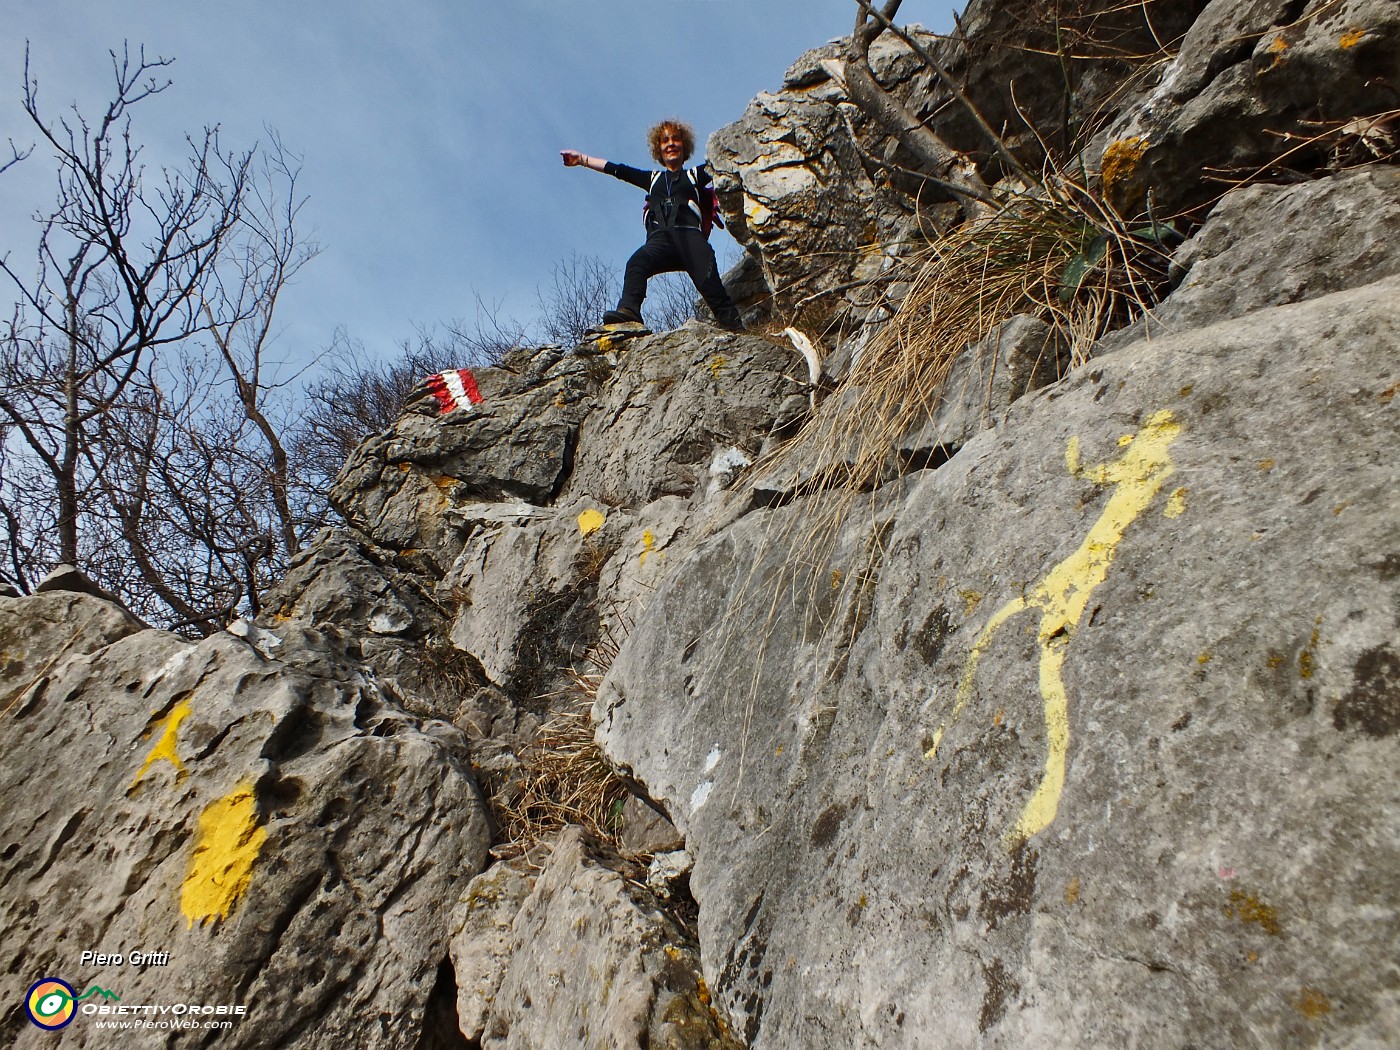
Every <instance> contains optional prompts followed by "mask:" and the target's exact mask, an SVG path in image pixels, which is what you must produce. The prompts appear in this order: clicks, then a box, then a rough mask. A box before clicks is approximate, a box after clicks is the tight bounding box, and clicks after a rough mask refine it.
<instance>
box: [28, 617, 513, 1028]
mask: <svg viewBox="0 0 1400 1050" xmlns="http://www.w3.org/2000/svg"><path fill="white" fill-rule="evenodd" d="M235 626H236V627H238V631H237V632H236V633H235V632H233V631H230V632H225V633H222V634H219V635H216V636H214V637H211V638H208V639H205V640H204V641H202V642H199V643H192V642H189V641H186V640H184V639H181V638H179V637H176V636H175V635H172V634H168V633H165V632H161V631H154V630H149V629H140V628H139V627H138V625H136V624H134V623H133V622H132V621H131V620H130V618H129V617H127V616H126V615H125V614H123V613H122V612H121V611H120V610H118V609H116V608H115V607H114V606H112V605H111V604H110V603H107V602H104V601H102V600H100V599H98V598H95V597H91V596H87V595H83V594H78V593H73V592H52V593H45V594H40V595H36V596H34V597H32V598H23V599H11V598H5V599H0V648H3V650H4V653H5V663H6V667H7V672H8V673H7V675H6V682H7V685H6V689H5V693H4V708H3V709H4V711H5V728H6V736H7V745H8V746H7V748H6V758H5V761H4V763H3V764H0V778H3V783H0V792H2V793H3V797H4V798H5V799H6V800H7V801H6V805H5V807H4V811H3V817H0V820H2V821H3V824H4V829H3V831H0V842H3V844H4V845H3V847H0V857H2V858H3V860H0V865H2V867H0V881H2V882H3V884H4V886H5V893H4V897H3V904H0V909H3V916H2V917H0V918H2V921H3V924H4V927H5V930H6V936H5V949H4V968H5V971H6V972H7V973H9V974H12V975H14V977H15V979H16V980H17V981H19V980H23V982H24V985H23V987H21V988H18V989H15V990H14V991H15V994H14V995H12V996H10V997H9V1005H8V1006H7V1008H6V1011H5V1015H4V1020H3V1022H0V1023H2V1024H3V1027H4V1034H5V1041H6V1043H7V1044H8V1045H13V1046H36V1047H37V1046H47V1045H50V1043H51V1042H52V1040H53V1038H54V1037H53V1036H52V1035H51V1034H49V1033H48V1032H45V1031H42V1030H41V1029H40V1028H38V1027H36V1026H35V1025H33V1024H31V1023H29V1021H27V1020H26V1019H25V1015H24V1013H23V1012H22V1011H23V1004H24V996H23V995H22V994H21V993H23V991H24V988H25V987H28V986H29V985H30V984H31V983H32V982H35V981H38V980H39V979H41V978H44V977H50V976H58V977H62V978H63V979H64V980H66V981H68V982H69V984H70V985H71V988H72V989H73V992H74V993H76V994H78V995H83V994H84V993H85V992H87V991H88V990H90V989H93V988H100V989H105V990H106V992H108V993H111V995H110V996H104V997H99V998H97V999H92V998H88V999H86V1001H85V1002H84V1004H83V1009H84V1010H86V1009H87V1008H88V1007H94V1008H95V1009H94V1011H93V1013H92V1015H88V1014H87V1013H83V1014H82V1015H81V1018H80V1022H75V1023H74V1024H72V1025H71V1026H70V1027H69V1028H68V1029H66V1030H65V1033H64V1042H65V1045H69V1046H93V1047H98V1046H110V1045H112V1044H113V1042H114V1041H116V1040H117V1037H116V1036H114V1033H113V1032H111V1031H107V1030H102V1029H99V1028H98V1027H97V1022H98V1021H100V1020H110V1021H114V1022H115V1021H117V1020H124V1021H146V1020H149V1021H151V1022H153V1027H152V1029H150V1030H149V1032H148V1034H147V1038H146V1039H145V1040H144V1041H142V1040H138V1043H137V1045H147V1044H150V1045H154V1044H155V1042H156V1039H157V1035H156V1029H155V1027H154V1022H162V1021H163V1022H165V1027H166V1031H165V1033H164V1034H165V1035H166V1036H168V1035H169V1030H170V1024H169V1023H170V1021H171V1020H172V1019H173V1018H175V1017H176V1016H179V1017H181V1018H183V1019H184V1020H192V1018H190V1017H188V1016H186V1011H185V1010H184V1009H181V1010H178V1011H177V1010H175V1007H176V1006H177V1004H180V1005H182V1006H184V1007H188V1006H189V1005H190V1004H195V1005H197V1006H198V1007H200V1008H201V1009H202V1008H203V1007H205V1006H207V1007H209V1008H210V1009H209V1010H207V1011H203V1012H202V1013H200V1015H199V1023H201V1024H202V1023H204V1021H206V1020H208V1018H206V1017H204V1013H209V1014H215V1010H216V1009H217V1008H220V1007H222V1008H223V1009H222V1010H219V1011H218V1013H217V1014H216V1015H215V1016H217V1017H219V1018H220V1019H230V1020H232V1022H233V1023H232V1025H231V1027H230V1028H229V1029H228V1030H227V1031H225V1032H222V1033H221V1034H220V1037H219V1039H220V1041H219V1045H221V1046H266V1045H269V1044H276V1045H283V1046H288V1045H296V1046H303V1047H318V1046H333V1045H343V1044H344V1043H345V1042H347V1041H350V1042H353V1043H355V1045H357V1046H382V1047H390V1046H393V1047H399V1046H403V1045H405V1044H411V1043H412V1042H414V1041H415V1040H416V1039H417V1038H418V1035H419V1033H420V1032H421V1031H422V1029H423V1024H424V1016H425V1013H426V1012H428V1011H429V1010H430V1008H431V999H432V995H433V992H434V987H435V984H436V980H437V975H438V969H439V966H440V964H442V963H443V962H444V961H445V960H446V959H447V958H448V942H449V939H450V935H451V929H450V920H451V912H452V905H451V896H450V887H452V886H454V885H456V884H459V883H460V881H461V880H463V879H464V878H467V877H470V875H472V874H474V873H475V872H477V871H480V870H481V868H482V867H483V866H484V863H485V860H486V847H487V844H488V838H487V821H486V814H485V810H484V808H483V806H482V804H481V801H480V799H479V797H478V794H477V790H476V785H475V782H474V780H473V777H472V773H471V770H470V765H469V753H468V750H467V747H466V741H465V738H464V736H463V734H462V733H461V732H460V731H459V730H457V729H455V728H453V727H452V726H449V725H447V724H445V723H435V722H423V721H420V720H417V719H413V718H410V717H408V716H407V715H405V714H404V712H403V711H402V710H401V709H400V707H399V706H398V704H397V703H396V702H395V698H394V697H392V696H388V695H385V694H384V693H383V692H381V691H380V690H379V689H377V688H376V687H375V685H374V684H373V682H372V681H370V680H368V679H366V677H365V675H364V672H363V670H362V669H361V667H360V665H359V663H358V660H357V659H356V653H355V651H354V645H353V643H350V642H348V641H347V640H345V639H343V638H338V637H336V636H335V635H333V634H322V633H318V632H309V631H306V630H302V629H296V628H287V629H283V630H281V631H277V632H272V631H266V630H262V629H260V628H256V627H252V626H251V625H248V624H243V623H240V624H238V625H235ZM92 994H94V995H95V994H96V993H92ZM162 1007H163V1009H162ZM234 1007H237V1008H239V1011H238V1012H237V1013H231V1011H232V1009H233V1008H234ZM96 1009H102V1010H104V1011H106V1014H105V1016H104V1015H98V1014H97V1013H96ZM172 1011H174V1012H173V1013H172ZM371 1017H373V1018H378V1019H379V1020H378V1021H377V1022H376V1023H374V1024H372V1025H371V1024H367V1023H366V1019H367V1018H371ZM161 1041H162V1042H164V1040H161Z"/></svg>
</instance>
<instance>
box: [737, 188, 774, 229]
mask: <svg viewBox="0 0 1400 1050" xmlns="http://www.w3.org/2000/svg"><path fill="white" fill-rule="evenodd" d="M744 216H745V217H746V218H747V219H748V220H749V225H750V226H763V225H764V224H766V223H767V222H768V220H770V219H771V218H773V210H772V209H771V208H769V207H768V206H767V205H765V204H762V203H760V202H759V201H756V200H754V199H753V198H752V197H750V196H749V195H748V194H745V195H744Z"/></svg>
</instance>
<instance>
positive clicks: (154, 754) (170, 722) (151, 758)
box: [127, 700, 190, 791]
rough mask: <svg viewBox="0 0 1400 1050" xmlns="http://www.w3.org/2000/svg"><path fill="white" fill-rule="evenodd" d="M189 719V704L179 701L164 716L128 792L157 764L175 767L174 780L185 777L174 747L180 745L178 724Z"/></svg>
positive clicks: (183, 767) (183, 768) (181, 763)
mask: <svg viewBox="0 0 1400 1050" xmlns="http://www.w3.org/2000/svg"><path fill="white" fill-rule="evenodd" d="M189 717H190V702H189V701H188V700H181V701H180V702H179V703H178V704H176V705H175V708H174V710H172V711H171V712H170V714H168V715H166V716H165V717H164V718H163V719H161V721H160V722H158V723H157V724H156V725H157V728H159V729H160V736H158V737H157V738H156V743H155V746H154V747H152V748H151V750H150V752H149V753H148V754H147V755H146V761H144V762H142V763H141V768H140V769H138V770H137V771H136V776H135V777H133V778H132V781H131V787H130V788H128V789H127V790H128V791H132V790H134V789H135V787H136V785H137V784H139V783H141V778H142V777H144V776H145V775H146V771H147V770H149V769H150V768H151V767H152V766H153V765H155V764H156V763H157V762H169V763H170V764H171V765H172V766H174V767H175V778H176V779H177V780H179V779H182V778H183V777H184V775H185V763H183V762H182V761H180V756H179V755H178V754H177V753H176V747H177V746H178V744H179V743H180V723H181V722H183V721H184V720H185V719H187V718H189Z"/></svg>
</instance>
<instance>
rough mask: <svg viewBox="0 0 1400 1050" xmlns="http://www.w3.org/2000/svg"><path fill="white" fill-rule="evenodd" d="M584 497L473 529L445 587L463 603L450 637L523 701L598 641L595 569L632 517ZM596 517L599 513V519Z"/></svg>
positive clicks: (449, 595) (454, 599)
mask: <svg viewBox="0 0 1400 1050" xmlns="http://www.w3.org/2000/svg"><path fill="white" fill-rule="evenodd" d="M597 507H598V503H597V501H594V500H590V499H588V498H586V497H583V498H580V499H578V500H576V501H571V502H569V503H567V504H565V505H563V506H560V507H558V508H552V509H550V510H548V511H544V510H543V509H542V510H541V513H539V514H537V515H533V516H532V517H531V518H529V519H528V520H526V521H524V522H523V523H519V524H515V523H501V524H497V525H495V526H493V527H482V528H478V529H477V530H475V531H474V532H473V534H472V536H471V537H470V538H469V539H468V540H467V543H466V545H465V547H463V549H462V553H461V554H460V555H459V556H458V557H457V560H456V561H455V562H454V563H453V565H452V568H451V569H450V571H449V572H448V574H447V576H446V578H445V579H444V581H443V583H442V585H441V591H442V593H443V595H444V598H445V599H447V600H451V601H452V602H453V603H454V604H455V605H456V606H457V611H456V615H455V617H454V619H453V621H452V626H451V638H452V642H453V644H454V645H455V646H456V647H457V648H458V649H460V650H462V651H463V652H465V653H468V654H470V655H471V656H472V658H473V659H475V660H477V661H478V662H479V663H480V664H481V666H482V669H483V670H484V672H485V674H486V676H487V678H488V679H489V680H490V681H492V682H494V683H495V684H496V685H498V686H501V687H502V688H506V689H509V690H511V691H512V692H513V693H514V694H515V695H517V696H518V697H520V698H521V699H522V700H530V699H533V698H535V697H537V696H539V695H541V694H542V693H545V692H547V691H548V687H549V686H550V685H551V684H552V682H553V678H552V677H551V676H552V675H554V674H557V673H558V671H559V669H560V668H561V667H568V666H569V664H570V654H572V655H574V656H578V657H581V656H582V655H583V654H584V652H585V651H586V650H587V649H588V647H589V646H590V645H591V644H592V642H593V640H594V637H595V635H594V632H595V631H596V626H597V616H596V613H595V612H594V600H595V599H596V596H597V582H598V573H599V571H600V568H601V566H602V565H603V563H604V562H605V561H606V560H607V559H608V558H609V557H610V556H611V555H612V552H613V551H614V550H616V548H617V545H618V544H619V542H620V537H621V535H622V533H623V532H624V531H625V529H626V526H627V523H628V522H629V521H630V515H628V514H626V513H625V512H622V511H611V512H610V513H608V514H606V515H604V514H603V513H602V512H601V511H599V510H598V509H597ZM591 515H596V516H597V517H598V518H599V519H600V520H599V522H598V523H597V525H594V524H593V522H592V518H591V517H590V516H591Z"/></svg>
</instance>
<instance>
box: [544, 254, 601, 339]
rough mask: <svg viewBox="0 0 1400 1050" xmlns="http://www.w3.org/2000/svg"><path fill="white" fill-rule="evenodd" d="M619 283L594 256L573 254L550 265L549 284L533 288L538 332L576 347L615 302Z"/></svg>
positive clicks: (546, 337) (547, 337)
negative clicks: (536, 302)
mask: <svg viewBox="0 0 1400 1050" xmlns="http://www.w3.org/2000/svg"><path fill="white" fill-rule="evenodd" d="M620 292H621V286H620V285H619V284H618V281H617V277H616V276H615V275H614V273H613V271H612V269H611V268H610V267H609V266H608V265H607V264H606V263H604V262H603V260H601V259H599V258H598V257H597V256H596V255H579V254H578V253H574V254H572V255H570V256H569V257H568V258H567V259H561V260H560V261H559V262H556V263H555V264H554V268H553V270H552V271H551V274H550V284H549V286H548V287H546V288H540V289H537V290H536V298H537V299H538V301H539V307H540V331H541V332H542V333H543V335H544V337H545V339H546V341H548V342H551V343H558V344H560V345H561V346H577V345H578V344H579V343H581V342H583V337H584V335H585V334H586V333H587V331H588V329H590V328H592V327H593V326H594V325H596V324H597V323H598V318H600V317H602V316H603V313H604V312H605V311H607V310H611V309H612V307H613V305H614V304H615V303H616V302H617V297H618V294H619V293H620Z"/></svg>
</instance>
